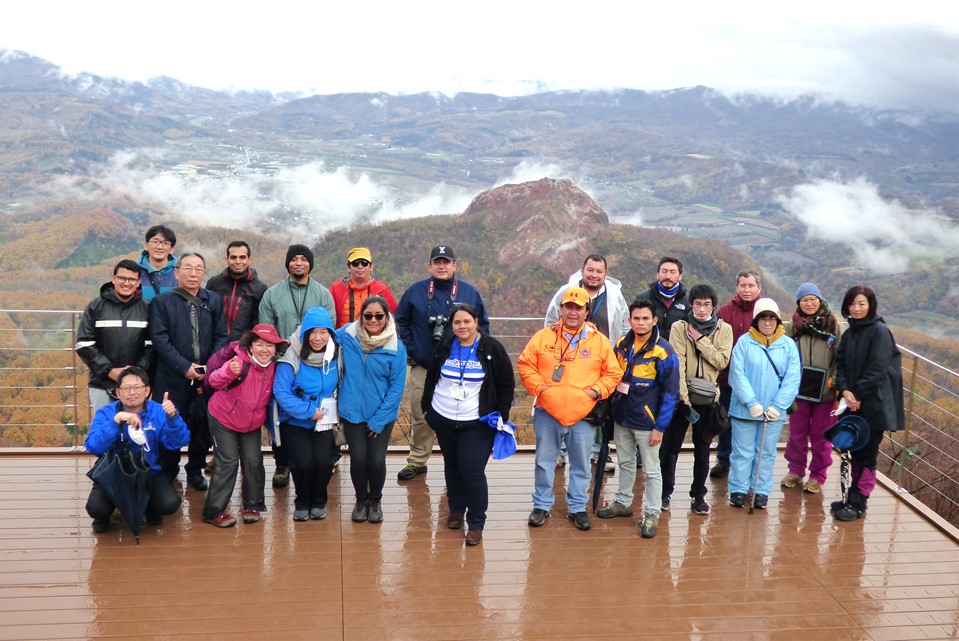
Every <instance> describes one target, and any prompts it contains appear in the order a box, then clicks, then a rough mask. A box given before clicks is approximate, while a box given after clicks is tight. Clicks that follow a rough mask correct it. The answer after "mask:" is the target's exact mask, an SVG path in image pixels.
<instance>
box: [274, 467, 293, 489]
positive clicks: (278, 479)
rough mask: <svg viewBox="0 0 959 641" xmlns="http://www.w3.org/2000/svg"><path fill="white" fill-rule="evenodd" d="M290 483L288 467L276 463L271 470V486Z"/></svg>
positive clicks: (283, 485) (282, 485)
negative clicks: (274, 467)
mask: <svg viewBox="0 0 959 641" xmlns="http://www.w3.org/2000/svg"><path fill="white" fill-rule="evenodd" d="M289 484H290V468H288V467H286V466H285V465H277V466H276V469H275V470H274V471H273V487H286V486H287V485H289Z"/></svg>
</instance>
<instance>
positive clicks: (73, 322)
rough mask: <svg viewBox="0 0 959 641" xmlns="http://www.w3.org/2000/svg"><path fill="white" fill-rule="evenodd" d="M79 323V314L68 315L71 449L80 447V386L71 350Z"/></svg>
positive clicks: (75, 355)
mask: <svg viewBox="0 0 959 641" xmlns="http://www.w3.org/2000/svg"><path fill="white" fill-rule="evenodd" d="M79 322H80V314H78V313H77V312H74V313H73V314H71V315H70V346H71V349H70V353H71V354H72V355H73V356H72V359H73V447H79V445H80V409H79V408H80V399H79V391H80V385H79V381H78V380H77V371H78V369H79V368H78V367H77V350H75V349H72V347H73V346H74V345H76V344H77V324H78V323H79Z"/></svg>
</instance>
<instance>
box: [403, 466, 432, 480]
mask: <svg viewBox="0 0 959 641" xmlns="http://www.w3.org/2000/svg"><path fill="white" fill-rule="evenodd" d="M417 474H426V466H425V465H424V466H423V467H417V466H415V465H413V464H412V463H410V464H408V465H407V466H406V467H404V468H403V469H402V470H400V471H399V473H397V475H396V478H397V479H398V480H400V481H409V480H410V479H411V478H413V477H414V476H416V475H417Z"/></svg>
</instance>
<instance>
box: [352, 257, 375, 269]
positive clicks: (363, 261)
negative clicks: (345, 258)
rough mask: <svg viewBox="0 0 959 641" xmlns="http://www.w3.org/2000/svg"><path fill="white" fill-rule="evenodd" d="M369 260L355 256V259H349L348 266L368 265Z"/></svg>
mask: <svg viewBox="0 0 959 641" xmlns="http://www.w3.org/2000/svg"><path fill="white" fill-rule="evenodd" d="M369 266H370V261H368V260H366V259H365V258H357V259H356V260H351V261H350V267H369Z"/></svg>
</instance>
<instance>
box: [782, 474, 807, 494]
mask: <svg viewBox="0 0 959 641" xmlns="http://www.w3.org/2000/svg"><path fill="white" fill-rule="evenodd" d="M800 483H802V477H801V476H799V475H798V474H787V475H786V476H784V477H783V480H781V481H780V482H779V485H781V486H782V487H785V488H787V489H790V490H791V489H792V488H794V487H796V486H797V485H799V484H800Z"/></svg>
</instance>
